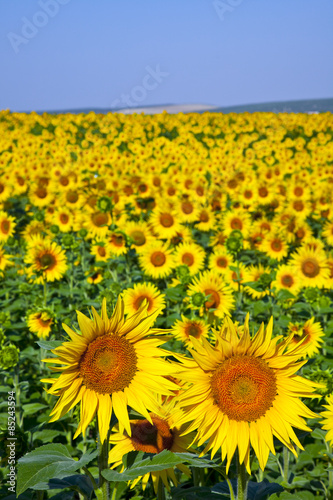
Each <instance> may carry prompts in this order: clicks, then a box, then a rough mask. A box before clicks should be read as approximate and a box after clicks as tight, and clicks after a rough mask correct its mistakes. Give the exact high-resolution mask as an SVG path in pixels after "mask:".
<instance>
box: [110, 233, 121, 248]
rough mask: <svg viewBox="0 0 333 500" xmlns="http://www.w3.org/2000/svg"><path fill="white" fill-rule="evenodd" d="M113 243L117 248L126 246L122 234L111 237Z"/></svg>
mask: <svg viewBox="0 0 333 500" xmlns="http://www.w3.org/2000/svg"><path fill="white" fill-rule="evenodd" d="M111 243H112V244H113V245H114V246H116V247H122V246H124V238H123V237H122V235H121V234H113V235H112V236H111Z"/></svg>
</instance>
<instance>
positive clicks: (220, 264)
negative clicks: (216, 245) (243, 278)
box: [216, 257, 228, 268]
mask: <svg viewBox="0 0 333 500" xmlns="http://www.w3.org/2000/svg"><path fill="white" fill-rule="evenodd" d="M216 264H217V265H218V267H223V268H226V267H227V265H228V261H227V259H226V258H225V257H219V258H218V259H217V261H216Z"/></svg>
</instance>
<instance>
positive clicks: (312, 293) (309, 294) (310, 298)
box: [303, 288, 320, 304]
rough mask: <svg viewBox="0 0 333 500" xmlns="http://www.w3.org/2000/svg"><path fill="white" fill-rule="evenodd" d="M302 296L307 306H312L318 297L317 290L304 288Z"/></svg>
mask: <svg viewBox="0 0 333 500" xmlns="http://www.w3.org/2000/svg"><path fill="white" fill-rule="evenodd" d="M303 295H304V298H305V300H306V302H307V303H308V304H314V303H315V302H316V301H317V300H318V299H319V297H320V293H319V290H318V288H306V289H305V290H304V292H303Z"/></svg>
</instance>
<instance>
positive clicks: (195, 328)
mask: <svg viewBox="0 0 333 500" xmlns="http://www.w3.org/2000/svg"><path fill="white" fill-rule="evenodd" d="M171 331H172V333H173V334H174V336H175V337H176V338H177V339H179V340H182V341H183V342H185V344H189V343H191V339H192V338H193V337H194V338H196V339H199V338H201V336H203V337H207V336H208V331H209V326H208V325H207V324H206V323H205V322H204V321H203V320H202V319H198V318H194V319H189V318H185V316H183V315H182V320H181V321H180V320H177V321H176V322H175V323H174V325H173V326H172V329H171Z"/></svg>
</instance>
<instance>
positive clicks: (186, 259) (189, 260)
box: [182, 253, 194, 267]
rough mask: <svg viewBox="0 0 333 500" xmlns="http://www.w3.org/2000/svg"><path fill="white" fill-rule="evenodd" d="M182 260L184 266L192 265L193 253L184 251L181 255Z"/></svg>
mask: <svg viewBox="0 0 333 500" xmlns="http://www.w3.org/2000/svg"><path fill="white" fill-rule="evenodd" d="M182 262H183V264H185V265H186V266H189V267H190V266H192V265H193V263H194V257H193V255H192V254H191V253H184V255H183V256H182Z"/></svg>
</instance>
